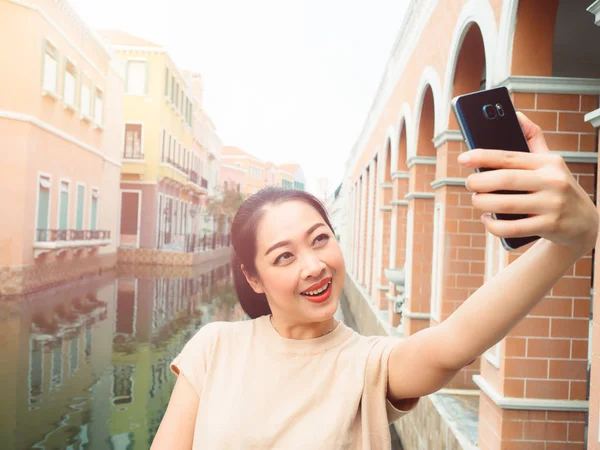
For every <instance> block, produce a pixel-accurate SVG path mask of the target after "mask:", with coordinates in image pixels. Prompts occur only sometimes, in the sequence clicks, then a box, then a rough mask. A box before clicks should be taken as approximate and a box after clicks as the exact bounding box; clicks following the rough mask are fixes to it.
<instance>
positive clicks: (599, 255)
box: [586, 108, 600, 450]
mask: <svg viewBox="0 0 600 450" xmlns="http://www.w3.org/2000/svg"><path fill="white" fill-rule="evenodd" d="M586 120H587V121H588V122H590V123H592V125H593V126H594V127H596V149H598V148H600V132H599V131H598V130H599V129H600V108H599V109H596V110H595V111H593V112H591V113H589V114H588V115H587V116H586ZM597 167H598V166H597ZM596 175H597V183H599V185H597V186H596V189H600V172H599V173H597V174H596ZM596 205H597V206H599V207H600V205H598V202H596ZM599 249H600V239H599V240H598V242H597V243H596V252H595V260H594V262H593V263H594V286H593V292H594V298H593V302H594V306H593V311H595V313H594V318H593V323H592V333H591V336H590V341H591V346H592V347H591V348H592V354H591V365H592V370H591V377H590V387H589V391H590V394H589V405H590V406H589V418H588V423H589V430H588V449H590V450H600V430H598V423H599V422H600V350H599V349H600V313H598V311H600V289H598V288H596V287H595V285H596V284H598V280H600V278H599V277H600V252H599Z"/></svg>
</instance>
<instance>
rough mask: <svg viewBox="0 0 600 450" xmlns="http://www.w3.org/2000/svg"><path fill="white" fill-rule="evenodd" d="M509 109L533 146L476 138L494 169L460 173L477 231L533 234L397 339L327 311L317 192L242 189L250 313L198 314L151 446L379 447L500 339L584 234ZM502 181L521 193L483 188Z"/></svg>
mask: <svg viewBox="0 0 600 450" xmlns="http://www.w3.org/2000/svg"><path fill="white" fill-rule="evenodd" d="M519 118H520V120H521V126H522V128H523V131H524V133H525V136H526V137H527V140H528V143H529V147H530V149H531V152H532V153H531V154H523V153H514V152H504V151H497V150H474V151H470V152H467V153H464V154H461V155H460V157H459V162H460V163H461V164H462V165H464V166H466V167H471V168H475V167H490V168H495V169H500V170H495V171H488V172H482V173H474V174H473V175H471V176H470V177H469V178H468V180H467V188H468V189H469V190H470V191H472V192H473V193H474V194H473V205H474V206H475V207H476V208H478V209H480V210H482V211H483V212H484V213H485V214H484V215H483V216H482V220H483V223H484V224H485V227H486V228H487V230H488V231H490V232H491V233H493V234H495V235H496V236H499V237H518V236H532V235H537V236H541V239H540V240H539V241H537V242H536V243H535V244H533V245H532V246H531V248H529V249H528V250H527V251H526V252H525V253H524V254H523V255H522V256H521V257H520V258H518V259H517V260H516V261H515V262H513V263H512V264H511V265H509V266H508V267H506V268H505V269H504V270H503V271H502V272H501V273H499V274H498V275H497V276H496V277H495V278H494V279H492V280H490V281H489V282H488V283H486V284H485V285H484V286H482V287H481V288H480V289H479V290H478V291H477V292H475V293H474V294H473V295H472V296H471V297H470V298H469V299H467V300H466V301H465V302H464V303H463V305H462V306H461V307H460V308H458V309H457V310H456V312H455V313H454V314H452V316H451V317H449V318H448V319H447V320H446V321H444V322H443V323H442V324H440V325H439V326H437V327H432V328H427V329H425V330H423V331H421V332H419V333H416V334H414V335H412V336H410V337H409V338H407V339H405V340H402V341H401V340H397V339H395V338H392V337H381V336H379V337H363V336H360V335H358V334H357V333H355V332H353V331H352V330H351V329H349V328H348V327H346V326H345V325H344V324H343V323H337V322H336V320H335V319H334V313H335V311H336V309H337V307H338V300H339V297H340V294H341V292H342V288H343V284H344V277H345V266H344V260H343V257H342V253H341V251H340V248H339V246H338V243H337V241H336V240H335V237H334V233H333V230H332V227H331V224H330V223H329V220H328V218H327V214H326V212H325V210H324V209H323V206H322V205H321V204H320V203H319V202H318V201H317V200H316V199H314V198H313V197H312V196H310V195H308V194H306V193H303V192H299V191H286V190H281V189H276V188H267V189H265V190H263V191H261V192H259V193H258V194H256V195H254V196H252V197H250V198H249V199H248V200H246V202H245V203H244V204H243V205H242V207H241V208H240V210H239V211H238V213H237V215H236V217H235V219H234V221H233V224H232V238H233V249H234V252H235V255H234V270H235V273H234V276H235V286H236V290H237V292H238V295H239V299H240V302H241V305H242V307H243V308H244V310H245V311H246V312H247V314H248V315H249V316H250V317H251V318H252V319H253V320H250V321H245V322H237V323H212V324H209V325H206V326H204V327H203V328H202V329H201V330H200V331H199V332H198V333H197V334H196V335H195V336H194V337H193V338H192V339H191V340H190V341H189V342H188V343H187V345H186V346H185V348H184V349H183V351H182V352H181V354H180V355H179V356H178V357H177V358H176V359H175V360H174V361H173V363H172V365H171V369H172V370H173V372H174V373H176V374H178V375H179V376H178V379H177V382H176V384H175V388H174V390H173V393H172V397H171V400H170V403H169V406H168V408H167V411H166V413H165V416H164V417H163V420H162V423H161V425H160V428H159V430H158V432H157V434H156V437H155V440H154V443H153V448H154V449H167V448H168V449H173V448H176V449H179V448H191V447H193V448H207V449H222V448H223V449H224V448H228V449H229V448H236V449H238V448H243V449H247V448H248V449H249V448H255V449H266V448H279V449H290V448H299V449H300V448H302V449H307V448H310V449H328V450H329V449H341V448H356V449H376V448H377V449H383V448H389V446H390V437H389V431H388V423H390V422H391V421H393V420H395V419H397V418H399V417H401V416H402V415H403V414H405V413H406V412H408V411H409V410H411V409H412V408H413V407H414V406H415V405H416V404H417V402H418V399H419V398H420V397H422V396H424V395H428V394H431V393H433V392H435V391H437V390H438V389H440V388H442V387H443V386H444V385H445V384H446V383H447V382H448V381H450V380H451V379H452V377H453V376H454V375H455V374H456V373H457V372H458V371H459V370H461V368H463V367H464V366H466V365H468V364H469V363H470V362H472V361H473V360H474V359H476V358H477V357H478V356H480V355H481V354H482V353H483V352H485V351H486V350H487V349H488V348H490V347H491V346H493V345H494V344H496V343H497V342H498V341H500V340H501V339H502V338H503V337H504V336H505V335H506V334H507V333H508V332H509V331H510V329H511V328H513V327H514V326H515V325H516V324H517V323H518V322H519V321H520V320H521V319H523V318H524V317H525V316H526V315H527V313H528V312H529V311H530V310H531V309H532V308H533V307H534V306H535V305H536V303H537V302H539V301H540V300H541V299H542V298H543V297H544V296H545V294H546V293H547V292H548V291H549V290H550V289H551V288H552V286H553V285H554V284H555V283H556V282H557V281H558V280H559V279H560V278H561V276H562V275H563V274H565V272H566V271H567V270H569V268H570V267H571V266H572V265H573V264H574V263H575V262H576V261H577V260H578V259H579V258H581V257H582V256H584V255H585V254H587V253H588V252H589V251H590V250H591V249H592V248H593V247H594V245H595V242H596V236H597V231H598V212H597V210H596V208H595V206H594V204H593V203H592V201H591V200H590V198H589V196H588V195H587V194H586V192H585V191H584V190H583V189H582V188H581V187H580V186H579V185H578V184H577V182H576V181H575V179H574V178H573V176H572V175H571V173H570V172H569V170H568V168H567V166H566V164H565V163H564V161H563V160H562V158H561V157H559V156H555V155H552V154H550V152H549V151H548V148H547V146H546V143H545V140H544V137H543V135H542V132H541V130H540V128H539V127H537V126H536V125H534V124H533V123H532V122H531V121H529V120H528V119H527V118H525V117H524V116H523V115H520V117H519ZM507 189H511V190H518V191H523V194H520V195H501V194H494V193H492V192H494V191H499V190H507ZM490 213H523V214H530V215H531V217H529V218H527V219H523V220H519V221H508V222H502V221H496V220H494V219H493V218H492V217H490ZM542 267H543V268H544V270H540V268H542Z"/></svg>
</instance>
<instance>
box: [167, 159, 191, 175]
mask: <svg viewBox="0 0 600 450" xmlns="http://www.w3.org/2000/svg"><path fill="white" fill-rule="evenodd" d="M163 162H166V163H167V164H170V165H172V166H173V167H175V168H176V169H178V170H181V171H182V172H183V173H185V174H186V175H189V174H190V172H191V171H190V170H189V169H186V168H185V167H184V166H182V165H181V164H179V163H177V162H175V161H174V160H173V159H171V158H163Z"/></svg>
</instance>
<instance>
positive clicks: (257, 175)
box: [221, 146, 306, 196]
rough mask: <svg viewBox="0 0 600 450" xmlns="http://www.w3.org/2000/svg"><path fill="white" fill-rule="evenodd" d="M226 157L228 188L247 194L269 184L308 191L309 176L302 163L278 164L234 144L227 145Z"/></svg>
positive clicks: (223, 174) (224, 169) (223, 178)
mask: <svg viewBox="0 0 600 450" xmlns="http://www.w3.org/2000/svg"><path fill="white" fill-rule="evenodd" d="M222 158H223V164H222V166H221V181H222V187H223V188H224V189H230V188H232V189H233V188H234V189H237V190H238V191H239V192H241V193H242V194H243V195H244V196H249V195H252V194H255V193H257V192H258V191H260V190H261V189H262V188H264V187H266V186H280V187H284V188H288V189H300V190H305V185H306V178H305V176H304V171H303V170H302V167H300V165H299V164H282V165H280V166H278V165H276V164H274V163H272V162H268V161H267V162H266V161H263V160H261V159H259V158H257V157H256V156H254V155H252V154H250V153H248V152H247V151H245V150H242V149H240V148H238V147H233V146H226V147H223V156H222Z"/></svg>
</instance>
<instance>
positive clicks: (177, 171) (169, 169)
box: [159, 158, 189, 186]
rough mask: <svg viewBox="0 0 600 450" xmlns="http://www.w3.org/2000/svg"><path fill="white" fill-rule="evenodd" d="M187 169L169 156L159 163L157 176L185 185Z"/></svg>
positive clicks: (187, 178) (187, 175)
mask: <svg viewBox="0 0 600 450" xmlns="http://www.w3.org/2000/svg"><path fill="white" fill-rule="evenodd" d="M188 172H189V171H188V170H187V169H185V168H184V167H183V166H181V165H180V164H178V163H176V162H175V161H173V160H172V159H171V158H165V159H164V160H163V162H161V163H160V169H159V176H160V177H161V178H168V179H170V180H172V181H175V182H176V183H178V184H181V185H184V186H186V185H187V184H188V181H189V174H188Z"/></svg>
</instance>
